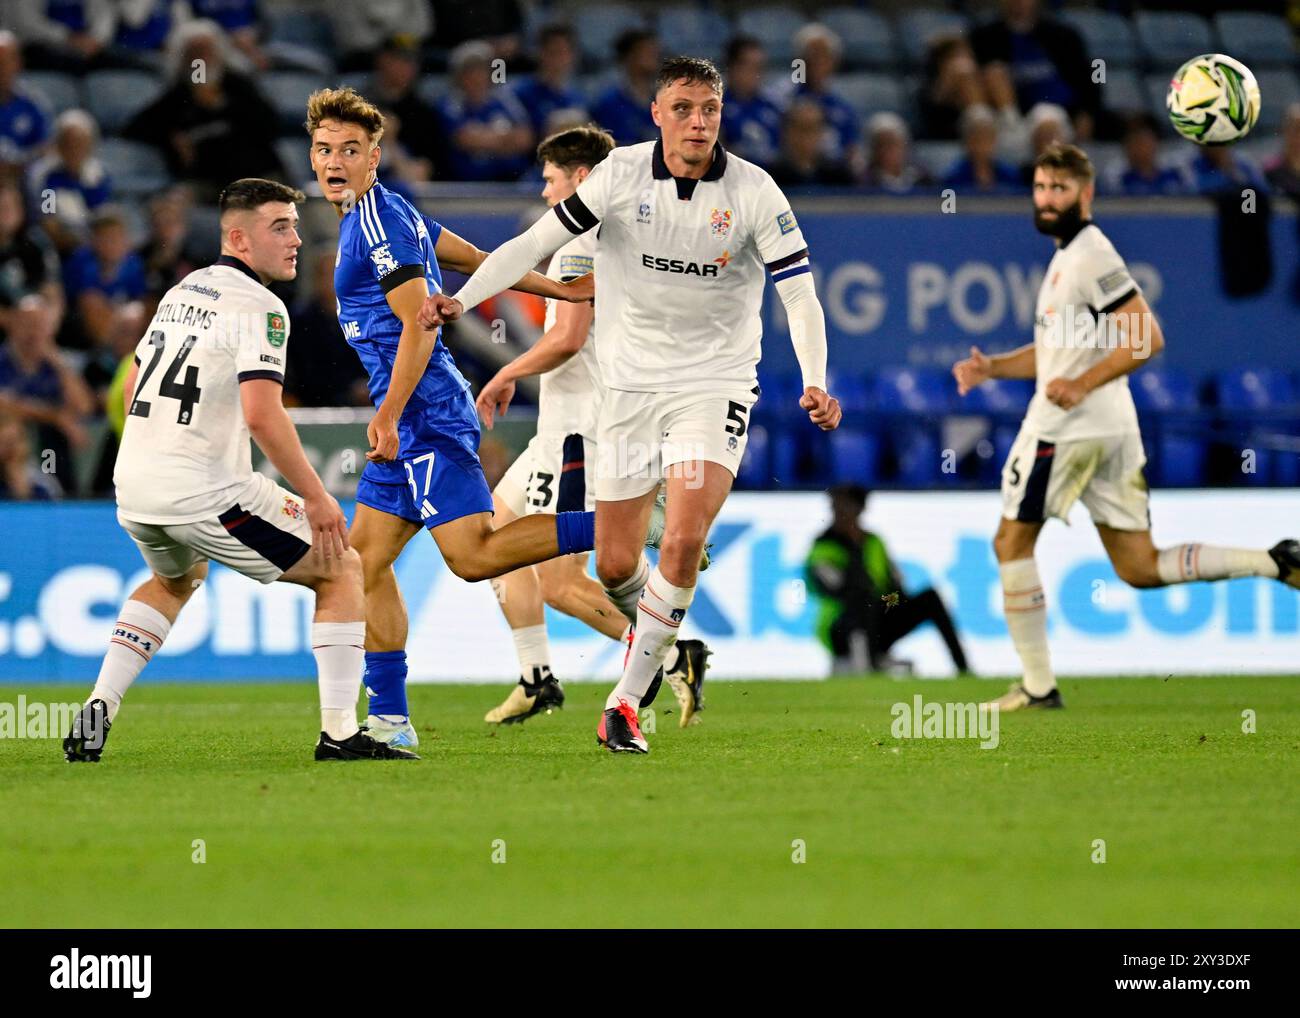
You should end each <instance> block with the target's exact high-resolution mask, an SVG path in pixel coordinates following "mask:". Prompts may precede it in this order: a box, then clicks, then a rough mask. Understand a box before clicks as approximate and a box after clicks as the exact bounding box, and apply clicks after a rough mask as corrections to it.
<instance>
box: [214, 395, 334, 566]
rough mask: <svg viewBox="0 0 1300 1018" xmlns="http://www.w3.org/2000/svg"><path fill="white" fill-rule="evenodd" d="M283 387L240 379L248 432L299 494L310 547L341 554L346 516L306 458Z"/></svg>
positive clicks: (321, 551) (325, 552)
mask: <svg viewBox="0 0 1300 1018" xmlns="http://www.w3.org/2000/svg"><path fill="white" fill-rule="evenodd" d="M283 391H284V387H283V385H281V383H280V382H277V381H274V380H272V379H269V378H253V379H249V380H248V381H246V382H240V383H239V401H240V403H241V404H242V406H243V409H244V420H245V421H246V422H247V424H248V431H249V434H251V435H252V436H253V441H255V442H256V443H257V446H258V448H259V449H261V450H262V452H264V453H266V458H267V459H269V460H270V461H271V464H272V465H273V466H274V467H275V469H276V470H278V471H280V474H281V475H282V476H283V477H284V479H285V480H286V481H288V482H289V485H290V486H291V487H292V488H293V489H294V491H296V492H297V493H298V494H299V495H301V496H302V500H303V503H304V505H305V508H306V510H307V522H308V523H310V524H311V530H312V549H313V550H314V551H317V552H319V553H321V554H323V555H324V556H325V557H326V558H329V557H330V556H332V555H342V554H343V552H344V551H345V550H346V549H347V546H348V519H347V517H346V516H344V515H343V510H342V509H340V508H339V504H338V502H337V501H336V500H335V498H334V496H333V495H331V494H330V493H329V492H328V491H326V490H325V485H324V484H323V483H322V482H321V479H320V475H319V474H317V473H316V471H315V469H314V468H313V467H312V465H311V464H310V463H309V462H308V461H307V454H306V453H305V452H303V449H302V442H301V441H300V440H299V439H298V429H297V428H295V427H294V426H293V421H292V420H290V419H289V413H288V411H286V410H285V409H284V402H283V400H282V396H283Z"/></svg>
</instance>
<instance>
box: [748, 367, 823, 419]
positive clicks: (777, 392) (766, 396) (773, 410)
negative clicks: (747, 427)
mask: <svg viewBox="0 0 1300 1018" xmlns="http://www.w3.org/2000/svg"><path fill="white" fill-rule="evenodd" d="M758 387H759V391H760V395H759V397H758V408H759V411H760V412H761V413H762V414H763V415H764V417H765V418H767V419H769V420H771V421H774V422H775V421H780V422H789V421H796V422H797V421H798V420H800V419H806V418H807V415H806V414H805V412H804V411H803V410H801V409H800V408H799V397H800V396H802V395H803V382H802V380H801V379H800V378H799V376H798V375H789V374H771V375H769V374H762V375H760V376H759V379H758ZM831 391H832V392H834V390H831Z"/></svg>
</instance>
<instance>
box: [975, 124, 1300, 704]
mask: <svg viewBox="0 0 1300 1018" xmlns="http://www.w3.org/2000/svg"><path fill="white" fill-rule="evenodd" d="M1093 181H1094V172H1093V167H1092V163H1091V162H1090V161H1089V159H1088V156H1087V154H1086V153H1084V152H1083V150H1081V149H1079V148H1077V147H1075V146H1073V145H1061V144H1055V145H1052V146H1050V147H1049V148H1047V149H1046V150H1045V151H1044V152H1043V153H1042V154H1041V155H1040V156H1039V157H1038V159H1037V160H1035V163H1034V183H1033V196H1034V225H1035V226H1036V227H1037V228H1038V230H1039V231H1040V232H1041V233H1045V234H1048V235H1049V236H1051V237H1052V238H1053V239H1054V240H1055V243H1056V248H1057V250H1056V254H1055V255H1054V256H1053V258H1052V261H1051V263H1050V264H1049V265H1048V266H1047V272H1046V274H1045V275H1044V277H1043V283H1042V286H1041V288H1040V289H1039V291H1038V303H1037V305H1036V308H1035V318H1034V341H1033V342H1032V343H1029V344H1026V345H1025V346H1022V347H1020V348H1018V349H1016V350H1012V351H1010V352H1008V353H1003V354H996V355H994V356H988V355H986V354H984V353H982V352H981V351H980V350H979V349H978V348H977V347H972V348H971V355H970V357H968V358H967V359H966V360H963V361H960V362H958V363H957V364H956V365H955V366H954V367H953V375H954V376H955V377H956V379H957V388H958V391H959V392H960V393H961V394H962V395H963V396H964V395H965V394H966V393H967V392H969V391H970V390H971V389H972V388H974V387H975V386H977V385H979V384H981V383H983V382H985V381H987V380H988V379H990V378H1033V379H1036V381H1037V385H1036V388H1035V391H1034V398H1033V400H1032V401H1031V402H1030V404H1029V410H1028V412H1027V413H1026V415H1025V420H1024V424H1023V425H1022V426H1021V429H1020V434H1019V435H1018V436H1017V438H1016V441H1015V444H1014V445H1013V446H1012V448H1011V452H1010V454H1009V456H1008V457H1007V462H1006V465H1005V466H1004V468H1003V471H1002V520H1001V522H1000V523H999V524H998V530H997V535H996V536H995V537H994V539H993V550H994V553H995V554H996V556H997V560H998V568H999V571H1000V573H1001V579H1002V597H1003V606H1004V609H1005V611H1006V618H1007V628H1008V630H1010V633H1011V639H1012V642H1013V643H1014V644H1015V648H1016V653H1017V654H1018V655H1019V656H1020V661H1021V664H1022V666H1023V668H1024V677H1023V680H1022V681H1021V682H1017V683H1015V684H1013V685H1012V687H1011V689H1010V691H1009V692H1007V693H1006V694H1005V695H1004V696H1002V697H1001V698H999V699H998V700H996V701H994V702H995V703H996V704H997V706H998V707H999V708H1000V709H1001V710H1004V711H1009V710H1021V709H1023V708H1028V707H1060V706H1061V705H1062V704H1061V695H1060V693H1059V692H1058V690H1057V688H1056V678H1055V676H1054V674H1053V672H1052V665H1051V660H1050V656H1049V654H1048V647H1047V605H1046V600H1045V598H1044V595H1043V585H1042V582H1041V580H1040V579H1039V576H1038V567H1037V565H1036V564H1035V562H1034V544H1035V542H1036V541H1037V539H1038V533H1039V531H1040V530H1041V529H1042V527H1043V523H1044V522H1045V521H1046V520H1047V519H1048V518H1050V517H1053V516H1055V517H1057V518H1058V519H1066V518H1067V516H1068V515H1069V512H1070V508H1071V506H1073V505H1074V503H1075V501H1076V500H1081V501H1082V502H1083V504H1084V505H1085V506H1086V507H1087V509H1088V511H1089V513H1090V514H1091V516H1092V521H1093V523H1094V524H1095V526H1096V527H1097V533H1098V534H1099V535H1100V537H1101V543H1102V545H1103V546H1104V547H1105V549H1106V554H1107V555H1108V556H1109V557H1110V561H1111V564H1112V565H1113V566H1114V567H1115V572H1116V574H1117V575H1118V576H1119V578H1120V579H1121V580H1123V581H1124V582H1125V583H1128V584H1131V585H1132V586H1134V587H1163V586H1166V585H1169V584H1173V583H1190V582H1192V581H1195V580H1222V579H1227V578H1229V577H1233V576H1265V577H1269V578H1271V579H1280V580H1283V581H1284V582H1286V583H1289V584H1290V585H1291V586H1300V544H1297V542H1295V541H1293V540H1286V541H1282V542H1280V543H1279V544H1277V545H1276V546H1275V547H1274V548H1273V549H1272V550H1271V551H1264V550H1262V549H1260V550H1255V549H1244V548H1223V547H1217V546H1214V545H1208V544H1180V545H1176V546H1174V547H1172V548H1160V549H1158V548H1156V546H1155V544H1154V543H1153V542H1152V540H1151V520H1150V514H1149V510H1148V505H1147V484H1146V479H1145V478H1144V477H1143V474H1142V468H1143V466H1144V465H1145V463H1146V454H1145V452H1144V451H1143V448H1142V436H1141V434H1140V433H1139V431H1138V420H1137V411H1136V410H1135V409H1134V406H1133V397H1132V395H1131V394H1130V392H1129V387H1128V378H1127V377H1126V376H1127V375H1128V374H1129V373H1130V372H1132V371H1135V370H1137V369H1138V368H1140V367H1141V366H1142V365H1143V364H1145V363H1146V362H1147V360H1148V359H1149V358H1150V357H1152V356H1154V355H1155V354H1157V353H1159V352H1160V351H1161V350H1162V349H1163V348H1164V343H1165V341H1164V336H1163V335H1162V333H1161V331H1160V325H1159V323H1158V322H1157V321H1156V317H1155V315H1154V314H1153V313H1152V311H1151V308H1150V307H1149V306H1148V304H1147V302H1146V299H1145V298H1144V297H1143V295H1142V291H1141V290H1140V289H1139V288H1138V286H1137V284H1136V283H1135V282H1134V281H1133V277H1132V276H1131V275H1130V274H1129V271H1128V268H1127V266H1125V264H1124V260H1123V259H1122V258H1121V257H1120V256H1119V254H1118V253H1117V252H1116V250H1115V248H1114V247H1113V246H1112V245H1111V243H1110V241H1109V240H1107V239H1106V235H1105V234H1103V233H1102V232H1101V230H1100V229H1098V227H1097V226H1096V224H1094V223H1093V222H1092V201H1093V193H1094V188H1093Z"/></svg>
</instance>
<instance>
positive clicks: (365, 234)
mask: <svg viewBox="0 0 1300 1018" xmlns="http://www.w3.org/2000/svg"><path fill="white" fill-rule="evenodd" d="M441 232H442V227H441V226H439V225H438V224H437V223H436V222H434V221H433V220H432V219H429V218H427V217H426V216H424V215H423V214H422V213H421V212H420V211H419V210H418V209H416V208H415V206H413V205H412V204H411V203H410V202H408V201H407V200H406V199H405V198H403V197H402V196H401V195H398V194H394V193H393V192H392V191H389V190H388V189H387V188H385V187H384V186H383V185H382V184H378V183H376V184H375V185H373V186H372V187H371V188H370V189H369V190H367V191H366V192H365V194H363V195H362V196H361V198H360V200H359V201H358V202H357V203H356V204H355V205H354V206H353V207H352V209H351V210H350V211H349V212H348V213H347V214H346V215H345V216H344V217H343V221H342V223H341V224H340V226H339V250H338V257H337V258H336V260H335V263H334V292H335V295H336V297H337V300H338V316H339V325H340V326H341V327H342V329H343V337H344V338H345V339H346V340H347V341H348V344H349V345H350V346H351V347H352V349H354V350H355V351H356V352H357V356H358V357H360V358H361V364H362V366H363V367H364V368H365V369H366V373H367V374H368V375H369V376H370V400H371V402H372V403H374V405H375V406H376V407H378V406H379V404H380V403H382V402H383V401H384V397H385V396H386V395H387V394H388V383H389V380H390V379H391V378H392V372H393V360H394V358H395V357H396V356H397V343H398V340H399V339H400V338H401V335H402V322H401V320H400V319H399V318H398V317H397V316H396V315H395V314H393V311H392V309H391V308H390V307H389V306H388V300H387V296H386V295H387V293H388V292H389V291H390V290H392V289H393V288H395V287H397V286H400V285H401V284H402V283H405V282H406V281H407V280H409V279H416V278H418V277H420V276H423V277H424V279H425V281H426V282H427V283H428V285H429V292H430V293H440V292H441V291H442V273H441V272H440V271H439V269H438V259H437V258H436V257H435V255H434V252H433V248H434V245H435V244H436V243H437V242H438V235H439V234H440V233H441ZM468 388H469V383H468V382H466V381H465V378H464V376H463V375H462V374H461V373H460V371H459V370H458V369H457V367H456V362H455V361H454V360H452V356H451V352H450V351H449V350H448V349H447V347H446V346H444V345H443V342H442V330H441V329H439V330H438V339H437V342H436V343H435V344H434V348H433V353H432V354H431V355H430V356H429V363H428V366H427V367H425V369H424V375H423V377H421V379H420V381H419V383H418V384H417V385H416V387H415V391H414V392H413V393H412V394H411V398H410V401H409V402H408V403H407V405H406V409H405V411H404V412H403V414H402V417H403V420H405V419H407V418H408V417H410V416H412V415H414V414H418V413H421V412H423V411H424V410H425V409H427V408H428V407H430V406H431V405H433V404H435V403H439V402H441V401H443V400H445V399H447V398H448V397H450V396H453V395H457V394H459V393H462V392H464V391H465V390H466V389H468Z"/></svg>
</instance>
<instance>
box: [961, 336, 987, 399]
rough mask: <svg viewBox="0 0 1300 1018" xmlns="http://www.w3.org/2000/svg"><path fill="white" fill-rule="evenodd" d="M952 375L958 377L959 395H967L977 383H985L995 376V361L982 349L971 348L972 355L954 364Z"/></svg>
mask: <svg viewBox="0 0 1300 1018" xmlns="http://www.w3.org/2000/svg"><path fill="white" fill-rule="evenodd" d="M952 377H953V378H955V379H957V395H958V396H965V395H966V393H968V392H970V391H971V389H973V388H975V386H977V385H983V384H984V383H985V382H987V381H988V380H989V379H990V378H992V377H993V361H992V360H991V359H990V358H989V357H988V355H987V354H984V353H982V352H981V351H980V348H979V347H977V346H973V347H971V348H970V356H969V357H967V358H966V359H965V360H964V361H958V362H957V363H956V364H954V365H953V366H952Z"/></svg>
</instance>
